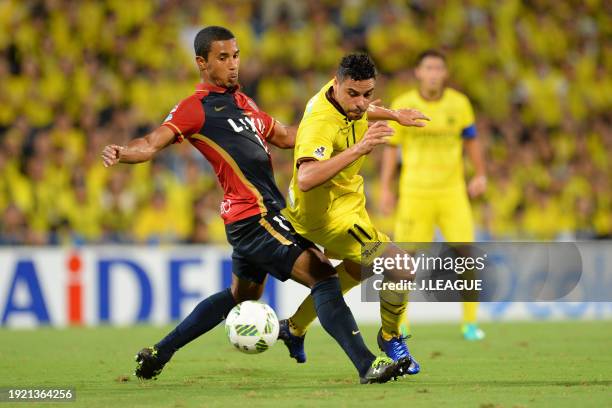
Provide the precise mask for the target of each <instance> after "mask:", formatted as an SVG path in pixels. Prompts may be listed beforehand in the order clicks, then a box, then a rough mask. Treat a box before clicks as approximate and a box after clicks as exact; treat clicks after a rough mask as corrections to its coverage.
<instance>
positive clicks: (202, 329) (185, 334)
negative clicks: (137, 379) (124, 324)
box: [155, 288, 236, 361]
mask: <svg viewBox="0 0 612 408" xmlns="http://www.w3.org/2000/svg"><path fill="white" fill-rule="evenodd" d="M234 306H236V301H235V300H234V297H233V296H232V292H231V291H230V289H229V288H228V289H225V290H223V291H221V292H219V293H216V294H214V295H212V296H209V297H207V298H206V299H204V300H203V301H201V302H200V303H198V305H197V306H196V307H195V308H194V309H193V311H192V312H191V313H190V314H189V316H187V317H185V319H183V321H182V322H180V323H179V324H178V326H176V327H175V328H174V330H172V331H171V332H170V333H169V334H168V335H167V336H166V337H164V338H163V339H162V340H161V341H160V342H159V343H157V344H156V345H155V348H156V349H157V353H158V356H159V358H160V359H161V360H162V361H168V360H170V358H171V357H172V355H173V354H174V352H175V351H177V350H178V349H180V348H181V347H183V346H184V345H185V344H187V343H189V342H190V341H192V340H194V339H196V338H197V337H199V336H201V335H202V334H204V333H206V332H207V331H209V330H210V329H212V328H214V327H215V326H216V325H218V324H219V323H221V322H222V321H223V319H225V317H226V316H227V314H228V313H229V312H230V310H232V308H233V307H234Z"/></svg>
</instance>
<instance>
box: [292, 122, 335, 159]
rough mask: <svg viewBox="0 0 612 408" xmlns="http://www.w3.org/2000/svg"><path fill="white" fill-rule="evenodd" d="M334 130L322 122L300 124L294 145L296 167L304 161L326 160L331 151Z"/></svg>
mask: <svg viewBox="0 0 612 408" xmlns="http://www.w3.org/2000/svg"><path fill="white" fill-rule="evenodd" d="M335 134H336V130H335V129H334V127H333V126H331V125H329V123H328V122H326V121H324V120H320V121H316V120H315V121H310V122H306V123H304V122H303V123H302V124H301V125H300V128H299V129H298V135H297V140H296V144H295V158H296V165H297V166H299V165H300V164H301V162H303V161H304V159H315V160H327V159H329V158H330V157H331V154H332V151H333V139H334V136H335Z"/></svg>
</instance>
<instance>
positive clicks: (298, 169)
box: [279, 54, 427, 374]
mask: <svg viewBox="0 0 612 408" xmlns="http://www.w3.org/2000/svg"><path fill="white" fill-rule="evenodd" d="M375 84H376V68H375V66H374V63H373V62H372V60H371V59H370V57H369V56H368V55H365V54H351V55H348V56H345V57H344V58H343V59H342V61H341V62H340V65H339V67H338V69H337V72H336V76H335V78H334V79H333V80H331V81H329V82H328V83H327V84H326V85H325V86H324V87H323V88H322V89H321V90H320V91H319V93H317V94H316V95H315V96H314V97H312V99H310V101H309V102H308V104H307V106H306V109H305V112H304V117H303V119H302V121H301V123H300V126H299V129H298V134H297V138H296V146H295V151H294V168H293V179H292V180H291V184H290V186H289V197H288V202H289V203H288V204H289V205H288V206H287V208H286V210H284V211H283V214H284V215H285V216H286V217H287V218H288V219H289V220H290V221H291V223H292V224H293V225H294V227H295V229H296V230H297V231H298V233H299V234H301V235H303V236H304V237H306V238H308V239H309V240H311V241H313V242H315V243H316V244H318V245H321V246H322V247H324V248H325V254H326V255H327V256H329V257H330V258H333V259H338V260H342V262H341V263H340V264H339V265H338V266H336V270H337V272H338V276H339V278H340V284H341V288H342V292H343V293H346V292H348V291H349V289H351V288H352V287H354V286H356V285H357V284H358V283H359V282H360V281H361V279H362V275H361V267H362V264H364V265H367V263H368V260H367V259H364V260H362V246H363V245H364V244H365V243H368V242H374V243H386V242H389V241H390V240H389V237H387V236H386V235H385V234H384V233H382V232H381V231H379V230H378V229H376V227H374V226H373V225H372V222H371V221H370V217H369V216H368V213H367V211H366V206H365V194H364V192H363V178H362V177H361V176H360V175H359V171H360V169H361V166H362V164H363V162H364V160H365V158H366V156H367V155H368V154H369V153H370V152H371V151H372V150H373V149H374V148H375V147H376V146H378V145H384V144H386V143H387V138H388V137H389V136H391V134H392V133H393V130H392V128H390V127H389V126H388V125H387V122H385V121H384V120H393V121H396V122H397V124H398V126H417V127H419V126H424V122H422V120H424V119H427V118H426V117H425V116H424V115H423V114H422V113H420V112H419V111H416V110H413V109H399V110H397V111H392V110H389V109H385V108H382V107H378V106H374V105H373V104H371V103H370V102H371V101H372V99H373V93H374V87H375ZM368 119H370V120H375V121H376V120H378V121H379V122H376V123H374V124H373V125H371V126H370V127H369V128H368ZM379 248H380V249H381V250H380V254H377V255H376V256H379V255H382V256H394V254H399V253H400V252H399V249H398V248H396V247H395V246H392V245H386V244H383V245H379ZM379 294H380V312H381V320H382V328H381V330H380V332H379V343H380V344H382V346H381V348H382V349H383V350H384V351H385V352H386V354H387V356H389V357H391V358H393V359H394V360H396V361H398V360H400V359H402V358H410V360H411V364H410V366H409V367H408V368H407V370H406V371H405V372H406V373H408V374H416V373H418V372H419V365H418V363H417V362H416V361H414V360H413V359H412V357H411V355H410V353H409V350H408V347H407V346H406V342H405V338H404V337H403V336H401V332H400V325H401V323H402V319H403V315H404V309H405V307H406V300H405V298H406V293H399V292H395V291H390V290H381V291H380V292H379ZM315 317H316V313H315V307H314V305H313V299H312V298H311V297H308V298H306V299H305V300H304V302H303V303H302V304H301V305H300V307H299V308H298V310H297V311H296V313H295V314H294V315H293V316H291V317H290V318H289V319H287V320H283V321H281V328H280V333H279V337H280V338H281V339H282V340H283V341H284V342H285V344H286V345H287V347H288V348H289V352H290V355H291V356H292V357H294V358H295V359H296V360H297V362H298V363H303V362H305V361H306V354H305V351H304V336H305V334H306V330H307V328H308V326H309V325H310V324H311V323H312V321H313V320H314V319H315Z"/></svg>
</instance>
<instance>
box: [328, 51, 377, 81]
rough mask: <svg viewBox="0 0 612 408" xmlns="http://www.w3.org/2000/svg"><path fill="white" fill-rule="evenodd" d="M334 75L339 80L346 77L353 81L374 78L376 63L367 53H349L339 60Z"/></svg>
mask: <svg viewBox="0 0 612 408" xmlns="http://www.w3.org/2000/svg"><path fill="white" fill-rule="evenodd" d="M336 76H337V77H338V80H339V81H341V82H342V81H344V79H345V78H346V77H349V78H351V79H352V80H354V81H363V80H366V79H371V78H376V65H374V61H372V58H370V56H369V55H368V54H349V55H346V56H344V57H343V58H342V60H341V61H340V65H339V66H338V70H337V71H336Z"/></svg>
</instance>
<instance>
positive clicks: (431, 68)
mask: <svg viewBox="0 0 612 408" xmlns="http://www.w3.org/2000/svg"><path fill="white" fill-rule="evenodd" d="M415 75H416V78H417V79H418V81H419V83H420V84H421V87H422V88H424V89H425V90H431V91H439V90H441V89H442V88H443V87H444V84H445V82H446V78H447V77H448V71H447V70H446V63H445V62H444V60H443V59H442V58H439V57H425V58H424V59H423V61H421V63H420V64H419V66H418V67H417V68H416V70H415Z"/></svg>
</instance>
